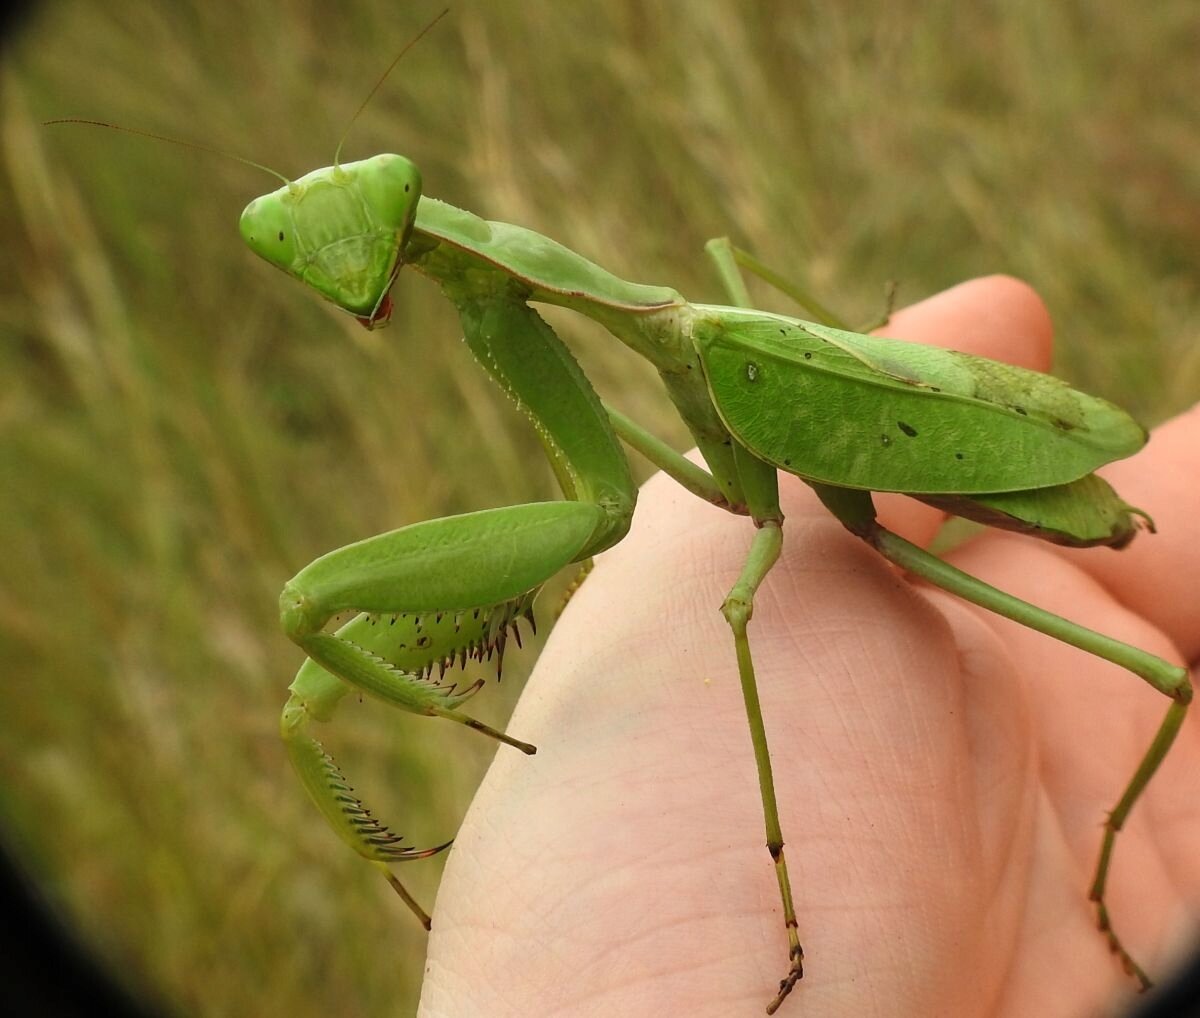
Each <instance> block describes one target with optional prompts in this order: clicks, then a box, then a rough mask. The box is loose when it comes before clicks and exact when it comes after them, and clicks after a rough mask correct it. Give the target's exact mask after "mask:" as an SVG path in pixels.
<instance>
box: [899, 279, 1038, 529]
mask: <svg viewBox="0 0 1200 1018" xmlns="http://www.w3.org/2000/svg"><path fill="white" fill-rule="evenodd" d="M877 334H878V335H881V336H891V337H894V338H897V339H909V340H913V341H915V342H919V343H926V344H928V345H930V346H940V347H943V348H945V349H950V350H958V351H960V352H962V353H970V354H976V355H978V356H980V357H990V358H991V359H992V360H998V361H1004V362H1005V363H1007V364H1015V365H1017V366H1019V367H1023V368H1032V369H1033V370H1035V371H1046V370H1048V369H1049V366H1050V358H1051V349H1052V346H1053V338H1054V329H1053V326H1052V325H1051V322H1050V314H1049V312H1048V311H1047V310H1046V305H1045V304H1043V303H1042V300H1041V298H1040V297H1039V296H1038V295H1037V293H1036V292H1035V291H1034V290H1033V288H1032V287H1030V286H1029V285H1028V284H1027V283H1023V282H1021V281H1020V280H1019V279H1014V278H1013V277H1012V276H984V277H982V278H980V279H971V280H968V281H967V282H965V283H960V284H959V285H958V286H955V287H951V288H950V289H949V290H944V291H943V292H942V293H939V294H936V295H935V296H933V297H930V298H928V299H927V300H923V301H921V302H920V303H918V304H913V305H912V306H911V307H907V308H904V309H903V310H902V311H898V312H896V314H895V315H893V316H892V320H891V321H890V322H888V324H887V325H886V326H885V327H884V328H882V329H880V330H879V331H878V333H877ZM876 504H877V505H878V506H879V516H880V519H881V521H882V522H883V524H884V526H886V527H888V528H889V529H891V530H894V531H896V532H897V533H899V534H902V535H903V536H904V537H906V538H908V540H910V541H912V542H914V543H915V544H920V545H922V546H924V545H926V544H928V543H929V542H930V541H931V540H932V539H933V536H934V534H935V533H936V532H937V530H938V528H939V527H940V526H941V524H942V521H943V520H944V519H945V514H944V513H942V512H941V511H939V510H937V509H934V508H932V507H931V506H927V505H923V504H922V503H920V502H917V501H915V500H913V499H911V498H907V497H904V496H901V495H879V496H877V497H876Z"/></svg>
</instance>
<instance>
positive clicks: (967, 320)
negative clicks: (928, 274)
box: [879, 274, 1054, 371]
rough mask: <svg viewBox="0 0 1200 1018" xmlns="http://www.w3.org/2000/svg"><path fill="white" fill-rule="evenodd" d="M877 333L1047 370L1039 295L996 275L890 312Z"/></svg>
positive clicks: (1046, 325) (1048, 343)
mask: <svg viewBox="0 0 1200 1018" xmlns="http://www.w3.org/2000/svg"><path fill="white" fill-rule="evenodd" d="M879 335H882V336H893V337H895V338H898V339H914V340H918V341H920V342H922V343H928V344H930V345H931V346H940V347H945V348H947V349H952V350H961V351H962V352H964V353H971V354H976V355H978V356H980V357H990V358H991V359H993V360H998V361H1004V362H1005V363H1007V364H1016V365H1019V366H1021V367H1025V368H1032V369H1034V370H1035V371H1048V370H1049V369H1050V364H1051V357H1052V352H1053V345H1054V326H1053V323H1052V322H1051V320H1050V312H1049V310H1048V309H1047V308H1046V305H1045V303H1044V302H1043V300H1042V298H1041V297H1040V296H1038V293H1037V291H1036V290H1034V289H1033V287H1032V286H1030V285H1029V284H1028V283H1026V282H1025V281H1024V280H1021V279H1017V278H1016V277H1015V276H1007V275H1003V274H997V275H992V276H981V277H979V278H977V279H969V280H967V281H966V282H964V283H959V284H958V285H957V286H953V287H951V288H950V289H949V290H943V291H942V292H941V293H938V294H935V295H934V296H932V297H928V298H926V299H925V300H923V301H919V302H918V303H916V304H912V305H910V306H909V307H906V308H904V309H903V310H901V311H897V312H896V314H894V315H893V316H892V320H891V321H890V322H888V324H887V325H886V326H885V327H884V328H882V329H880V330H879Z"/></svg>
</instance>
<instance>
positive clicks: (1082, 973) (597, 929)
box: [420, 277, 1200, 1018]
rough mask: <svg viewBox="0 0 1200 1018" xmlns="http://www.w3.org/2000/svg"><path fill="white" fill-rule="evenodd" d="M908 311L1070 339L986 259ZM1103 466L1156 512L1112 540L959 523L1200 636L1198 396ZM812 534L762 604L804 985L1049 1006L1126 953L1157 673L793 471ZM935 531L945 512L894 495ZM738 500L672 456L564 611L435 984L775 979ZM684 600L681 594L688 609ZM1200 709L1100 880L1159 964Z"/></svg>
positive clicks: (915, 1009)
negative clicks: (709, 501) (947, 563)
mask: <svg viewBox="0 0 1200 1018" xmlns="http://www.w3.org/2000/svg"><path fill="white" fill-rule="evenodd" d="M885 331H886V332H887V333H889V334H893V335H897V336H902V337H905V338H917V339H920V340H923V341H926V342H930V343H933V344H943V345H948V346H950V345H953V346H956V347H957V348H959V349H964V348H965V349H968V350H969V352H972V353H980V354H983V355H985V356H988V357H992V358H996V359H998V360H1005V361H1009V362H1011V363H1015V364H1020V365H1023V366H1026V367H1032V368H1036V369H1039V370H1045V369H1047V367H1048V365H1049V360H1050V344H1051V328H1050V323H1049V319H1048V316H1047V314H1046V312H1045V309H1044V307H1043V306H1042V304H1041V303H1040V301H1039V300H1038V298H1037V297H1036V295H1035V294H1034V293H1033V292H1032V291H1031V290H1029V289H1028V288H1027V287H1025V286H1024V285H1023V284H1020V283H1018V282H1016V281H1014V280H1011V279H1007V278H1003V277H992V278H989V279H984V280H975V281H973V282H971V283H968V284H964V285H963V286H960V287H957V288H955V289H953V290H951V291H948V292H946V293H944V294H942V295H940V296H938V297H935V298H932V299H931V300H928V301H925V302H923V303H921V304H919V305H916V306H914V307H912V308H909V309H906V310H905V311H902V312H900V313H898V314H897V315H895V316H894V318H893V320H892V322H891V324H890V325H889V327H888V329H887V330H885ZM1103 473H1104V474H1105V475H1106V476H1107V477H1108V479H1109V480H1111V481H1112V482H1113V483H1114V484H1115V485H1116V486H1117V487H1118V488H1119V489H1120V490H1121V491H1122V493H1123V494H1124V495H1125V497H1126V498H1128V499H1130V500H1131V501H1133V502H1135V503H1136V504H1138V505H1140V506H1142V507H1144V508H1145V509H1147V510H1148V511H1149V512H1150V513H1151V515H1153V516H1154V517H1155V519H1156V521H1157V523H1158V526H1159V533H1158V534H1157V535H1155V536H1153V537H1143V539H1141V540H1139V541H1135V542H1134V543H1133V544H1132V545H1131V546H1130V547H1129V548H1127V549H1125V550H1123V551H1121V552H1119V553H1116V552H1112V551H1108V550H1104V549H1093V550H1087V551H1082V552H1075V551H1068V550H1064V549H1062V548H1057V547H1055V546H1052V545H1049V544H1046V543H1044V542H1038V541H1034V540H1030V539H1025V538H1020V537H1016V536H1013V535H1010V534H1004V533H1001V532H997V531H990V530H989V531H987V532H986V533H984V534H982V535H980V536H979V537H978V538H977V539H976V540H974V541H972V542H971V543H970V544H969V545H967V546H965V547H963V548H961V549H960V550H958V551H957V552H955V553H954V554H953V555H951V556H950V558H951V560H952V561H954V562H955V563H956V564H957V565H959V566H960V567H961V568H963V569H966V570H968V571H969V572H971V573H973V574H974V575H976V576H979V577H981V578H983V579H985V580H987V581H988V582H991V583H993V584H995V585H997V586H999V587H1002V588H1003V589H1006V590H1009V591H1011V592H1013V593H1015V594H1016V595H1018V596H1019V597H1022V598H1025V599H1027V600H1030V601H1033V602H1035V603H1037V604H1039V605H1040V606H1042V607H1044V608H1047V609H1049V610H1050V611H1052V612H1056V613H1058V614H1061V615H1065V616H1069V617H1071V618H1072V619H1075V620H1077V621H1079V622H1081V623H1083V624H1084V625H1088V626H1090V627H1092V628H1094V629H1097V630H1100V631H1102V632H1105V633H1109V634H1111V635H1113V636H1116V637H1117V638H1119V639H1121V640H1125V641H1127V642H1129V643H1131V644H1134V645H1136V646H1139V647H1143V648H1145V649H1147V650H1149V651H1151V652H1153V653H1157V654H1160V655H1162V656H1163V657H1165V658H1166V659H1168V660H1169V661H1172V662H1176V663H1180V664H1187V663H1189V662H1190V663H1192V664H1193V666H1194V663H1195V662H1196V660H1197V657H1198V656H1200V613H1197V612H1196V610H1195V603H1196V601H1195V591H1194V578H1195V577H1196V576H1197V575H1200V516H1198V514H1197V513H1196V511H1195V510H1196V507H1197V505H1200V411H1197V410H1195V409H1194V410H1193V411H1191V412H1190V413H1189V414H1185V415H1183V416H1181V417H1179V418H1177V419H1175V420H1173V421H1171V422H1169V423H1167V424H1165V425H1163V426H1162V427H1161V428H1159V429H1158V430H1157V431H1156V433H1155V437H1154V440H1153V441H1152V442H1151V443H1150V444H1149V446H1148V447H1147V448H1146V449H1145V450H1144V451H1143V452H1142V453H1140V454H1139V455H1138V456H1136V457H1134V458H1132V459H1129V460H1124V461H1121V462H1118V463H1114V464H1112V465H1111V466H1110V467H1108V468H1106V469H1105V470H1104V471H1103ZM781 482H782V483H781V499H782V508H783V510H784V513H785V515H786V519H787V522H786V534H787V540H786V541H785V544H784V551H783V555H782V558H781V560H780V562H779V563H778V565H777V566H776V567H775V569H774V570H773V571H772V572H771V574H770V575H769V576H768V578H767V579H766V581H765V583H764V585H763V587H762V588H761V589H760V591H759V593H758V597H757V601H756V614H755V616H754V619H753V621H752V622H751V624H750V635H751V638H752V639H753V641H754V648H755V664H756V670H757V679H758V684H759V688H760V690H761V693H762V699H763V708H764V714H765V716H766V719H767V727H768V734H769V736H770V739H771V752H772V757H773V760H774V762H775V768H776V780H777V791H778V796H779V807H780V813H781V819H782V827H783V830H784V832H785V837H786V842H787V852H788V859H789V865H790V867H791V870H792V881H793V887H794V892H795V899H796V909H797V914H798V917H799V924H800V935H801V937H802V939H803V940H804V943H805V947H806V968H807V969H808V972H807V973H806V976H805V979H804V982H803V993H802V994H800V995H799V997H800V999H799V1000H798V1001H794V1002H793V1003H792V1006H793V1007H795V1008H796V1009H797V1012H798V1013H800V1014H806V1015H820V1016H822V1018H837V1016H841V1015H846V1016H850V1015H853V1016H872V1015H880V1016H882V1015H888V1016H905V1015H913V1016H918V1015H919V1016H923V1018H924V1016H928V1015H940V1014H953V1015H980V1016H982V1015H987V1016H1008V1015H1012V1016H1018V1015H1021V1016H1024V1015H1030V1014H1036V1015H1039V1016H1042V1018H1056V1016H1063V1018H1067V1016H1072V1018H1073V1016H1077V1015H1082V1014H1095V1013H1102V1012H1101V1011H1100V1010H1099V1009H1101V1008H1103V1007H1105V1006H1109V1007H1120V1006H1121V1005H1122V1003H1127V1002H1128V998H1130V997H1131V996H1132V995H1133V993H1134V986H1133V984H1132V983H1131V981H1130V980H1129V978H1128V976H1127V975H1125V974H1124V973H1123V972H1122V971H1121V967H1120V965H1119V964H1118V963H1117V961H1116V959H1115V958H1114V957H1113V956H1112V955H1111V954H1110V953H1109V951H1108V949H1107V947H1106V945H1105V942H1104V940H1103V938H1102V937H1100V936H1099V935H1098V934H1097V932H1096V928H1095V914H1094V912H1093V910H1092V907H1091V906H1090V905H1089V903H1088V901H1087V897H1086V893H1087V888H1088V884H1089V881H1090V879H1091V875H1092V870H1093V867H1094V864H1095V850H1096V842H1097V839H1098V837H1099V834H1100V829H1101V828H1100V824H1101V822H1102V820H1103V817H1104V815H1105V812H1106V811H1107V810H1108V809H1111V807H1112V804H1113V798H1114V792H1115V790H1117V789H1120V788H1121V787H1123V785H1124V783H1125V782H1126V781H1127V780H1128V775H1129V774H1130V773H1131V771H1132V770H1133V769H1134V767H1135V766H1136V764H1137V762H1138V760H1139V759H1140V758H1141V756H1142V754H1143V753H1144V752H1145V746H1146V742H1147V740H1148V738H1149V737H1150V735H1151V734H1152V733H1153V732H1154V730H1155V728H1156V726H1157V725H1158V724H1159V723H1160V721H1161V718H1162V697H1161V695H1160V694H1157V693H1155V692H1154V691H1153V690H1152V689H1150V688H1149V687H1148V686H1146V685H1145V684H1142V683H1138V682H1136V681H1131V679H1130V677H1129V675H1128V673H1127V672H1125V671H1124V670H1123V669H1120V668H1118V667H1116V666H1114V665H1112V664H1109V663H1106V662H1104V661H1101V660H1099V659H1097V658H1095V657H1093V656H1091V655H1089V654H1085V653H1082V652H1080V651H1078V650H1075V649H1073V648H1070V647H1068V646H1065V645H1064V644H1062V643H1059V642H1057V641H1054V640H1051V639H1049V638H1047V637H1045V636H1042V635H1039V634H1036V633H1034V632H1031V631H1030V630H1028V629H1026V628H1024V627H1022V626H1018V625H1016V624H1014V623H1011V622H1008V621H1005V620H1003V619H1000V618H997V617H996V616H995V615H992V614H991V613H988V612H985V611H982V610H980V609H977V608H974V607H972V606H970V605H968V604H965V603H964V602H962V601H961V600H959V599H957V598H954V597H952V596H949V595H947V594H945V593H942V592H940V591H937V590H933V589H931V588H929V587H926V586H914V585H912V584H910V583H909V582H908V581H907V580H905V579H904V578H903V577H901V576H900V574H898V572H897V571H896V570H895V569H894V568H893V567H892V566H890V565H889V564H888V563H886V562H885V561H883V560H882V559H881V558H880V557H879V556H877V555H874V554H873V553H872V552H871V551H870V550H869V549H867V548H866V547H865V546H864V545H863V544H862V542H860V541H858V540H856V539H855V538H854V537H852V536H851V535H850V534H849V533H848V532H847V531H846V530H845V529H843V527H842V526H841V525H840V524H839V523H838V522H837V520H835V519H833V518H832V517H831V516H830V515H829V513H828V512H827V511H826V510H825V509H824V508H823V507H822V506H821V505H820V504H819V503H818V501H817V500H816V498H815V497H814V496H813V494H812V492H811V490H810V489H808V488H807V487H806V486H805V485H804V484H802V483H801V482H799V481H798V480H796V479H795V478H791V477H787V476H781ZM880 506H881V518H882V519H883V520H884V521H885V523H886V524H887V525H888V526H891V527H893V528H894V529H896V530H898V531H899V532H900V533H902V534H904V535H905V536H907V537H908V538H909V539H910V540H913V541H914V542H916V543H919V544H924V543H927V541H928V539H929V538H930V537H931V536H932V534H933V532H934V530H935V529H936V528H937V526H938V524H939V522H940V519H941V516H940V514H938V513H937V512H936V511H934V510H932V509H931V508H929V507H926V506H922V505H919V504H918V503H916V502H914V501H912V500H911V499H905V498H901V497H895V498H888V497H886V496H881V497H880ZM748 540H749V537H748V534H747V530H746V527H745V522H744V520H740V519H738V518H735V517H731V516H729V515H728V514H726V513H723V512H721V511H719V510H717V509H714V508H713V507H711V506H708V505H706V504H704V503H702V502H700V501H698V500H696V499H694V498H692V497H690V496H689V495H688V494H687V493H686V492H684V491H683V490H682V489H680V488H679V487H678V486H677V485H676V484H674V483H673V482H671V481H670V480H669V479H668V478H666V477H664V476H663V475H658V476H656V477H655V478H653V479H652V480H651V481H650V482H649V483H648V484H647V485H646V486H645V488H644V489H643V491H642V493H641V497H640V500H639V507H638V512H637V514H636V516H635V520H634V525H633V529H632V531H631V532H630V535H629V537H628V538H627V539H626V540H625V541H623V542H622V543H621V544H619V545H618V546H616V547H615V548H614V549H612V550H611V551H609V552H608V553H606V554H605V555H604V556H602V557H601V558H600V560H599V561H598V563H597V565H596V568H595V570H594V572H593V573H592V575H591V576H590V577H589V579H588V581H587V582H586V583H585V584H584V585H583V587H582V588H581V589H580V590H579V592H578V593H577V594H576V595H575V597H574V599H573V601H572V603H571V604H570V606H569V607H568V609H567V611H566V612H565V614H564V615H563V617H562V619H561V620H560V622H559V623H558V625H557V627H556V629H555V631H554V633H553V636H552V638H551V640H550V642H549V645H548V646H547V648H546V650H545V652H544V654H543V656H542V657H541V659H540V660H539V662H538V665H537V669H536V672H535V674H534V676H533V678H532V679H531V681H530V683H529V686H528V688H527V690H526V692H525V694H524V696H523V698H522V700H521V702H520V704H519V706H518V708H517V711H516V713H515V714H514V715H513V718H512V720H511V723H510V725H509V726H508V729H509V731H512V732H519V733H520V735H521V737H522V738H526V739H529V740H530V741H531V742H533V743H535V744H536V745H537V746H538V756H537V758H536V764H537V765H536V766H531V765H530V761H529V760H527V759H525V758H523V757H522V756H520V755H519V754H517V753H512V752H506V751H501V752H499V753H498V754H497V757H496V761H495V764H494V766H493V768H492V770H491V772H490V773H489V775H488V777H487V780H486V781H485V783H484V785H483V787H482V788H481V790H480V792H479V794H478V796H477V797H476V799H475V801H474V803H473V805H472V807H471V810H470V812H469V814H468V816H467V819H466V821H465V823H464V825H463V827H462V830H461V832H460V834H459V836H458V839H457V841H456V843H455V848H454V851H453V852H452V853H451V856H450V859H449V862H448V865H447V868H446V872H445V878H444V881H443V883H442V885H441V888H440V890H439V894H438V901H437V908H436V913H435V921H434V925H433V932H432V938H431V940H430V945H429V956H428V964H427V975H426V980H425V986H424V991H423V996H422V1006H421V1010H420V1014H421V1015H422V1016H426V1018H434V1016H445V1018H450V1016H457V1015H463V1014H488V1015H494V1016H503V1015H530V1014H538V1015H546V1016H550V1015H562V1016H566V1015H570V1016H573V1018H583V1016H591V1015H596V1016H599V1015H605V1016H607V1015H614V1014H620V1015H630V1016H641V1015H646V1016H651V1015H662V1014H667V1015H673V1014H687V1015H693V1016H704V1015H713V1016H717V1015H720V1016H738V1015H758V1014H761V1013H762V1007H763V987H764V986H769V985H771V983H772V981H773V979H777V978H778V972H777V968H778V963H777V958H776V956H775V954H774V953H773V952H772V951H771V950H768V949H765V948H764V945H773V944H776V943H777V940H778V936H779V934H778V930H779V923H780V918H779V895H778V890H777V887H776V884H775V881H774V879H773V877H772V874H771V871H770V869H769V867H764V866H763V865H761V863H762V856H763V849H762V834H761V813H760V806H759V804H758V803H757V801H756V797H755V796H753V795H752V794H747V789H748V788H752V787H753V783H754V776H755V771H754V761H753V758H752V755H751V750H750V740H749V738H748V736H747V733H746V729H745V720H744V710H743V706H742V700H741V696H740V693H739V689H738V680H737V670H736V665H735V662H734V659H733V653H732V649H731V647H730V644H729V630H728V626H727V625H726V623H725V620H724V619H723V618H722V616H721V614H720V612H719V610H718V609H719V606H720V604H721V602H722V599H723V598H724V597H725V595H726V593H727V592H728V589H729V585H730V582H731V577H734V576H736V574H737V572H738V570H739V569H740V568H741V566H742V563H743V561H744V558H745V554H746V546H747V542H748ZM664 620H669V622H668V623H664ZM1198 725H1200V721H1198V720H1197V719H1196V718H1195V717H1190V718H1188V719H1187V720H1186V722H1185V724H1184V727H1183V730H1182V731H1181V733H1180V736H1179V738H1178V740H1177V742H1176V744H1175V746H1174V748H1173V751H1172V752H1171V753H1170V754H1169V756H1168V757H1167V759H1166V760H1165V762H1164V763H1163V765H1162V767H1161V769H1160V771H1159V774H1158V776H1157V777H1156V778H1155V780H1154V781H1152V782H1151V783H1150V785H1149V786H1148V788H1147V790H1146V792H1145V795H1144V796H1143V798H1142V799H1140V800H1139V802H1138V805H1137V807H1136V809H1135V810H1134V811H1133V813H1132V815H1131V817H1130V819H1129V821H1128V823H1127V824H1126V826H1125V828H1124V831H1123V833H1122V835H1121V842H1120V849H1119V851H1118V852H1117V853H1116V854H1115V856H1114V862H1113V869H1112V876H1111V880H1110V883H1109V903H1110V907H1111V909H1112V911H1113V913H1114V914H1116V915H1119V916H1120V923H1121V929H1122V937H1123V938H1124V940H1125V942H1126V943H1127V944H1128V945H1130V946H1131V949H1133V950H1134V951H1135V952H1136V953H1137V954H1138V956H1139V958H1141V959H1143V960H1144V962H1145V964H1147V965H1148V966H1150V967H1152V968H1153V969H1154V970H1155V971H1156V972H1159V973H1165V972H1166V971H1168V970H1169V966H1170V962H1171V960H1172V959H1173V958H1175V957H1177V955H1178V952H1180V951H1182V950H1186V949H1187V947H1188V946H1189V943H1190V941H1189V938H1190V937H1194V935H1195V933H1196V930H1195V907H1196V905H1197V903H1198V902H1200V856H1198V855H1197V854H1196V852H1195V851H1194V848H1195V846H1196V844H1198V843H1200V807H1198V806H1197V800H1196V796H1195V792H1194V781H1193V776H1194V775H1195V774H1196V773H1197V771H1198V770H1200V732H1198V729H1197V726H1198Z"/></svg>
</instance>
